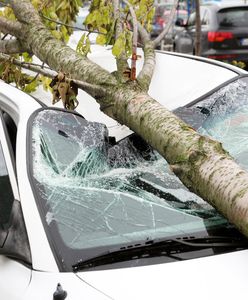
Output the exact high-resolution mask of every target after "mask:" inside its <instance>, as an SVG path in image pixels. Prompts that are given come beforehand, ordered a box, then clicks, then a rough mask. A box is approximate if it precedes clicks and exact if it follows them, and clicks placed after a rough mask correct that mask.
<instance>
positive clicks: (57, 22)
mask: <svg viewBox="0 0 248 300" xmlns="http://www.w3.org/2000/svg"><path fill="white" fill-rule="evenodd" d="M39 15H40V16H41V17H42V18H43V19H46V20H48V21H50V22H53V23H56V24H58V25H62V26H65V27H68V28H72V29H76V30H81V31H87V32H88V33H98V34H102V35H106V33H102V32H99V31H97V30H88V29H87V28H86V27H85V28H81V27H77V26H73V25H69V24H66V23H63V22H61V21H57V20H54V19H51V18H49V17H46V16H44V15H43V14H42V13H41V12H40V13H39Z"/></svg>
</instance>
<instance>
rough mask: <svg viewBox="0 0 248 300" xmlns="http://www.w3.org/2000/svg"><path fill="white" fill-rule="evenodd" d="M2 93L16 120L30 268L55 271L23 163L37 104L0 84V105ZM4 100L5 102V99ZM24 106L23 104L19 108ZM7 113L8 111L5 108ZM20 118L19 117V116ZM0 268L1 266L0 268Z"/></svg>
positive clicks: (19, 175) (7, 86)
mask: <svg viewBox="0 0 248 300" xmlns="http://www.w3.org/2000/svg"><path fill="white" fill-rule="evenodd" d="M3 90H4V95H5V98H7V97H8V98H9V99H13V100H14V101H13V100H12V101H11V100H9V102H8V103H9V104H10V107H11V108H12V110H13V111H15V112H16V116H18V117H17V118H16V121H17V123H18V133H17V143H18V151H17V153H16V169H17V178H18V184H19V195H20V200H21V204H22V209H23V213H24V215H25V216H32V218H31V217H26V218H25V222H26V227H27V232H28V237H29V241H30V247H31V252H32V261H33V267H34V268H35V269H38V270H47V271H50V270H53V271H56V270H58V267H57V264H56V262H55V260H54V257H53V254H52V252H51V249H50V246H49V244H48V241H47V238H46V234H45V231H44V228H43V225H42V222H41V219H40V215H39V213H38V210H37V206H36V203H35V200H34V197H33V192H32V190H31V187H30V185H28V184H27V182H28V176H27V162H26V129H27V120H28V118H29V116H30V114H31V113H32V112H33V111H34V110H36V109H38V108H40V105H39V104H38V103H37V102H36V101H34V100H33V98H32V97H30V96H29V95H26V94H24V93H22V92H21V91H19V90H18V89H16V88H13V87H11V86H9V85H6V84H4V83H3V82H1V81H0V103H1V100H2V99H3V95H1V91H3ZM5 101H6V100H5ZM23 103H25V105H23ZM6 110H7V111H8V109H6ZM19 116H20V117H19ZM0 269H1V265H0Z"/></svg>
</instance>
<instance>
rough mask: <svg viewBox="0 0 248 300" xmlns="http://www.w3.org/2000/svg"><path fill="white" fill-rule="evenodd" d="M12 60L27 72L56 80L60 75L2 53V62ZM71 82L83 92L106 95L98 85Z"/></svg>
mask: <svg viewBox="0 0 248 300" xmlns="http://www.w3.org/2000/svg"><path fill="white" fill-rule="evenodd" d="M9 59H11V62H12V63H13V64H15V65H17V66H20V67H22V68H24V69H27V70H30V71H33V72H37V73H40V74H42V75H44V76H46V77H49V78H54V77H55V76H56V75H57V74H58V73H57V72H55V71H53V70H51V69H50V70H45V69H44V68H43V67H41V66H40V65H39V67H37V66H35V65H31V64H29V63H24V62H21V61H20V60H18V59H15V58H12V57H11V56H10V55H7V54H3V53H0V61H1V60H4V61H6V60H9ZM69 80H73V82H74V83H76V84H77V85H78V87H79V88H81V89H83V90H86V91H87V90H88V91H91V92H92V91H96V92H97V93H98V94H101V93H105V92H106V91H105V89H104V88H103V87H100V86H98V85H94V84H90V83H87V82H84V81H80V80H75V79H73V78H69Z"/></svg>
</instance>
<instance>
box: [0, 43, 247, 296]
mask: <svg viewBox="0 0 248 300" xmlns="http://www.w3.org/2000/svg"><path fill="white" fill-rule="evenodd" d="M93 48H94V47H93ZM89 58H90V59H92V60H93V61H95V62H96V63H99V64H100V65H101V66H102V67H103V68H106V69H107V70H108V71H110V72H112V71H113V70H114V69H115V59H114V58H113V56H112V55H111V49H108V48H102V50H101V51H97V52H94V49H92V53H90V54H89ZM156 60H157V64H156V69H155V72H154V77H153V80H152V83H151V86H150V90H149V93H150V94H151V96H153V97H154V98H155V99H157V100H158V101H159V102H160V103H161V104H162V105H164V106H166V107H167V108H168V109H170V110H173V111H174V112H175V113H176V114H177V115H178V116H179V117H181V118H182V119H184V120H185V121H186V122H188V123H189V124H191V126H192V127H194V128H195V129H196V130H198V131H199V132H200V133H201V134H206V135H211V136H214V138H218V139H219V140H220V141H221V142H222V143H223V144H224V146H225V148H226V149H227V150H228V151H229V152H230V153H231V154H232V155H233V156H234V157H235V159H237V161H238V162H239V163H241V164H242V165H243V166H244V168H246V169H247V170H248V160H247V155H246V153H247V149H248V143H247V138H246V136H247V134H246V133H247V131H246V129H247V122H246V119H247V118H248V73H247V72H245V71H243V70H241V69H239V68H236V67H234V66H230V65H227V64H224V63H221V62H216V61H212V60H208V59H204V58H197V57H193V56H187V55H183V54H175V53H165V52H157V55H156ZM141 64H142V60H141V59H140V60H139V61H138V65H137V68H138V70H140V67H141ZM185 74H187V76H185ZM182 82H183V84H181V83H182ZM179 85H180V88H178V86H179ZM37 96H39V100H40V101H36V100H35V99H34V98H32V97H31V96H30V95H26V94H24V93H23V92H21V91H19V90H17V89H15V88H14V87H12V86H11V85H7V84H6V83H3V82H2V81H0V191H1V193H0V278H1V280H0V295H1V300H34V299H35V300H44V299H54V300H57V299H66V300H67V299H68V300H79V299H87V300H107V299H109V300H111V299H112V300H113V299H115V300H127V299H130V300H133V299H142V300H151V299H156V300H164V299H167V298H168V299H184V300H199V297H200V299H201V300H209V299H211V298H213V299H225V300H233V299H246V298H247V276H246V274H247V269H248V241H247V239H246V238H244V237H243V236H242V235H241V234H240V233H239V232H238V231H237V230H236V229H235V228H234V226H233V225H232V224H230V223H229V222H228V221H227V220H226V219H225V218H224V217H222V216H221V215H220V214H218V212H217V211H216V210H215V209H214V208H213V207H212V206H210V205H209V204H207V203H206V202H204V201H203V200H202V199H201V198H199V197H198V196H196V195H195V194H193V193H191V192H190V191H189V190H188V189H186V188H185V187H184V186H183V185H182V183H181V182H180V181H179V180H178V178H177V177H175V176H174V175H173V174H172V173H171V171H170V168H169V166H168V164H167V163H166V161H165V160H164V159H163V158H162V157H161V156H160V155H159V154H158V153H156V151H154V150H153V149H151V147H150V146H149V145H148V144H147V143H146V142H145V141H143V140H142V139H141V138H140V137H139V136H137V135H136V134H135V133H133V132H131V131H130V130H129V129H127V128H125V127H123V126H121V125H120V124H118V123H117V122H116V121H114V120H112V119H110V118H108V117H107V116H105V115H104V114H103V113H102V112H101V111H100V109H99V105H98V104H97V103H96V102H95V101H94V99H93V98H92V97H90V96H89V95H87V94H86V93H84V92H83V91H81V92H80V93H79V97H80V98H79V102H80V104H79V107H78V108H77V109H78V112H73V111H65V110H63V109H61V107H59V106H60V105H61V104H60V103H59V102H58V103H57V104H56V105H55V106H53V107H51V105H50V106H47V105H45V104H44V102H45V98H44V96H43V95H37ZM79 112H80V114H79ZM53 295H54V296H53Z"/></svg>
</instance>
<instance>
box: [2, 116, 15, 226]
mask: <svg viewBox="0 0 248 300" xmlns="http://www.w3.org/2000/svg"><path fill="white" fill-rule="evenodd" d="M0 121H1V120H0ZM0 191H1V192H0V224H1V225H2V226H5V225H7V223H8V221H9V217H10V212H11V207H12V203H13V201H14V196H13V191H12V188H11V184H10V179H9V174H8V171H7V167H6V162H5V158H4V153H3V148H2V141H1V138H0Z"/></svg>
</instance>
